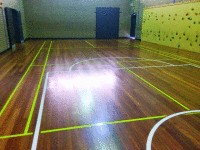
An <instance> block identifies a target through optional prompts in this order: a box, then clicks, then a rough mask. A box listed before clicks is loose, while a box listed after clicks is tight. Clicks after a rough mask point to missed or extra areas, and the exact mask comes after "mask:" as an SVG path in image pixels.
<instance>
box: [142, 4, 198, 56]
mask: <svg viewBox="0 0 200 150" xmlns="http://www.w3.org/2000/svg"><path fill="white" fill-rule="evenodd" d="M142 41H147V42H152V43H157V44H160V45H165V46H169V47H175V48H180V49H184V50H189V51H193V52H199V53H200V2H191V3H180V4H174V5H169V6H163V7H162V6H160V7H155V8H147V9H145V10H144V13H143V23H142Z"/></svg>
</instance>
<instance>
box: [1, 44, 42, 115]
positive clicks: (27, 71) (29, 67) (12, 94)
mask: <svg viewBox="0 0 200 150" xmlns="http://www.w3.org/2000/svg"><path fill="white" fill-rule="evenodd" d="M45 43H46V42H43V44H42V46H41V47H40V49H39V50H38V52H37V54H36V55H35V57H34V58H33V60H32V62H31V63H30V65H29V66H28V68H27V70H26V72H25V73H24V74H23V76H22V78H21V79H20V81H19V82H18V83H17V85H16V87H15V88H14V90H13V91H12V93H11V94H10V96H9V98H8V99H7V101H6V103H5V105H4V106H3V108H2V109H1V111H0V117H1V116H2V114H3V113H4V111H5V110H6V108H7V106H8V104H9V103H10V101H11V100H12V98H13V96H14V94H15V93H16V92H17V90H18V88H19V87H20V85H21V83H22V82H23V81H24V79H25V77H26V76H27V74H28V73H29V70H30V69H31V67H32V65H33V63H34V62H35V60H36V58H37V57H38V55H39V54H40V52H41V50H42V49H43V47H44V45H45Z"/></svg>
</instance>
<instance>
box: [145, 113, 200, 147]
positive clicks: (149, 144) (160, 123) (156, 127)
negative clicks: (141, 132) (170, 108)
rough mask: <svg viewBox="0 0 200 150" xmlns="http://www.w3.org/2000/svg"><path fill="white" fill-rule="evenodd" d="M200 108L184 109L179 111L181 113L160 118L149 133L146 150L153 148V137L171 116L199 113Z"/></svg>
mask: <svg viewBox="0 0 200 150" xmlns="http://www.w3.org/2000/svg"><path fill="white" fill-rule="evenodd" d="M199 112H200V110H191V111H184V112H179V113H175V114H172V115H170V116H167V117H165V118H163V119H162V120H160V121H159V122H158V123H156V125H155V126H154V127H153V128H152V129H151V131H150V133H149V136H148V138H147V143H146V150H151V144H152V139H153V136H154V134H155V132H156V130H157V129H158V128H159V127H160V126H161V125H162V124H163V123H164V122H166V121H168V120H169V119H171V118H174V117H177V116H180V115H183V114H190V113H199Z"/></svg>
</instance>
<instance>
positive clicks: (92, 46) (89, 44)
mask: <svg viewBox="0 0 200 150" xmlns="http://www.w3.org/2000/svg"><path fill="white" fill-rule="evenodd" d="M85 42H86V43H87V44H89V45H90V46H92V47H93V48H95V46H94V45H92V44H91V43H90V42H88V41H85Z"/></svg>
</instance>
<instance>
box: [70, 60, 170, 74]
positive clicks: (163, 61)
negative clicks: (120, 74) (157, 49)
mask: <svg viewBox="0 0 200 150" xmlns="http://www.w3.org/2000/svg"><path fill="white" fill-rule="evenodd" d="M123 58H132V59H133V58H134V59H139V60H148V61H149V60H150V61H155V62H161V63H165V64H168V65H173V64H171V63H167V62H164V61H161V60H156V59H146V58H136V57H101V58H91V59H86V60H83V61H78V62H76V63H74V64H73V65H71V66H70V67H69V71H71V70H72V68H73V67H74V66H76V65H78V64H80V63H83V62H87V61H91V60H98V59H123Z"/></svg>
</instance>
